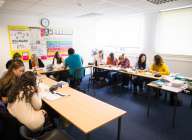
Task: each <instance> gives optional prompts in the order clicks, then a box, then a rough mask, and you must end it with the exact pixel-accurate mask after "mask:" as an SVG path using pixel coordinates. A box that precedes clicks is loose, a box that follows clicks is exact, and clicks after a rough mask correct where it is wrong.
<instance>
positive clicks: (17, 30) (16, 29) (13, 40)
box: [8, 26, 30, 60]
mask: <svg viewBox="0 0 192 140" xmlns="http://www.w3.org/2000/svg"><path fill="white" fill-rule="evenodd" d="M8 35H9V44H10V55H11V56H13V54H14V53H16V52H18V53H20V54H21V56H22V59H23V60H29V55H30V54H29V53H30V30H29V27H27V26H8Z"/></svg>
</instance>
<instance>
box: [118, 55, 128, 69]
mask: <svg viewBox="0 0 192 140" xmlns="http://www.w3.org/2000/svg"><path fill="white" fill-rule="evenodd" d="M118 66H120V67H121V68H129V67H130V61H129V59H128V58H127V57H125V55H124V54H122V55H121V56H119V62H118Z"/></svg>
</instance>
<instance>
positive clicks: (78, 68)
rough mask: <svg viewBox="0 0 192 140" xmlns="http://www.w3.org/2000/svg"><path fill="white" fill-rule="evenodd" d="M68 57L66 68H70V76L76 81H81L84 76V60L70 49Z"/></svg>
mask: <svg viewBox="0 0 192 140" xmlns="http://www.w3.org/2000/svg"><path fill="white" fill-rule="evenodd" d="M68 55H69V56H68V57H67V58H66V59H65V68H67V67H69V75H70V76H72V77H73V78H75V79H81V78H82V77H83V75H84V69H83V68H82V67H83V60H82V58H81V56H80V55H78V54H75V50H74V49H73V48H69V49H68Z"/></svg>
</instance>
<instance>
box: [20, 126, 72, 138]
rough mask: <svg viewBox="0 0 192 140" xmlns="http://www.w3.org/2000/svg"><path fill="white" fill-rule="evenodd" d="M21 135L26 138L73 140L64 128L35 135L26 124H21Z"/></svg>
mask: <svg viewBox="0 0 192 140" xmlns="http://www.w3.org/2000/svg"><path fill="white" fill-rule="evenodd" d="M20 135H21V136H22V137H23V138H24V139H26V140H73V139H72V138H71V137H70V136H69V135H68V134H67V133H66V132H65V131H64V130H59V129H53V130H50V131H47V132H44V133H43V134H41V135H39V136H33V135H31V132H30V131H29V130H28V129H27V128H26V127H25V126H21V127H20Z"/></svg>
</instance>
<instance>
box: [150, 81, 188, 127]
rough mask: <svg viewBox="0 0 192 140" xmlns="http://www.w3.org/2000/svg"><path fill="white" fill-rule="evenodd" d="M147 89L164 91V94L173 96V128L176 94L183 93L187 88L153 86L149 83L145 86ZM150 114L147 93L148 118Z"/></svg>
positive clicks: (152, 83) (173, 123)
mask: <svg viewBox="0 0 192 140" xmlns="http://www.w3.org/2000/svg"><path fill="white" fill-rule="evenodd" d="M147 86H148V87H150V88H155V89H158V90H163V91H166V92H165V94H166V95H167V92H168V93H170V94H172V95H173V98H174V99H173V101H174V105H173V114H172V127H173V128H174V127H175V118H176V110H177V103H176V101H177V98H176V97H177V94H179V93H181V92H182V91H184V90H185V89H186V88H187V87H186V86H185V85H184V86H182V87H172V86H170V85H168V84H166V85H163V86H159V85H157V84H155V83H154V82H150V83H148V84H147ZM149 114H150V95H149V93H148V107H147V117H149Z"/></svg>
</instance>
